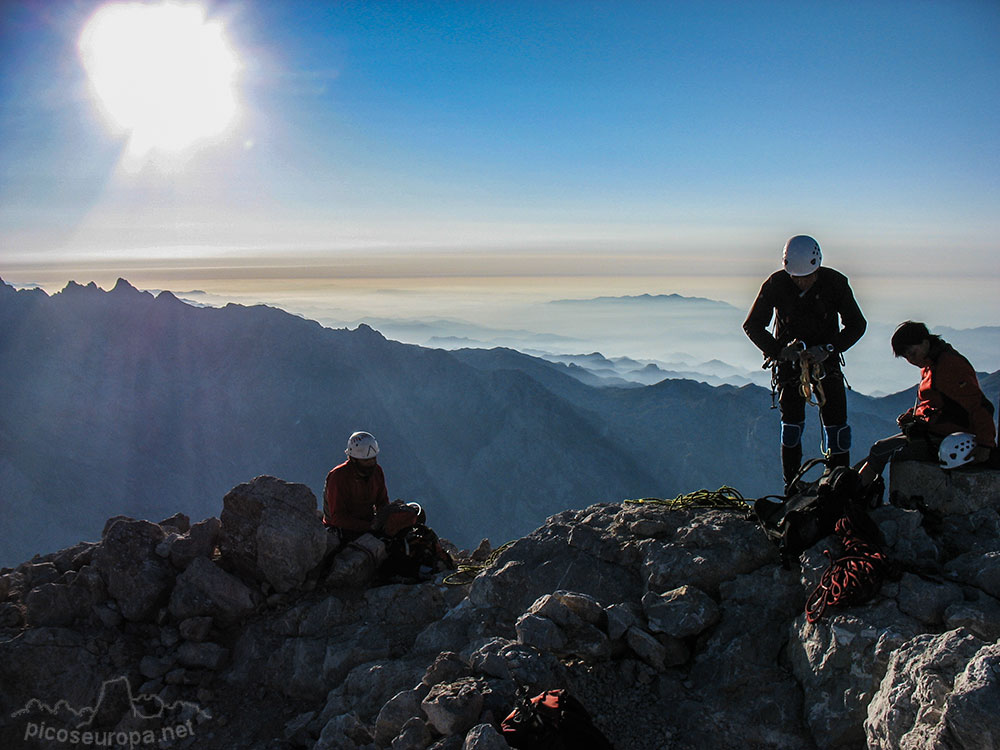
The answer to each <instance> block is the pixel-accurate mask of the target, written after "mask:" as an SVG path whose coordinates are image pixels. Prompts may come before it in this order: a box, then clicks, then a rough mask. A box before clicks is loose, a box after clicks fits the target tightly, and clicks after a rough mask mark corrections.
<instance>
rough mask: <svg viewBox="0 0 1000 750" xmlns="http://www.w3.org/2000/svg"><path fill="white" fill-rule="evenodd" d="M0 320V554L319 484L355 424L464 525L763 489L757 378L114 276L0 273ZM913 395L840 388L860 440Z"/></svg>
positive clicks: (502, 532) (473, 531)
mask: <svg viewBox="0 0 1000 750" xmlns="http://www.w3.org/2000/svg"><path fill="white" fill-rule="evenodd" d="M0 323H2V326H0V355H2V356H0V397H2V403H4V405H5V406H4V409H3V410H2V411H0V441H2V445H3V448H4V450H3V451H2V452H0V482H2V486H3V487H4V495H5V498H4V500H5V511H6V512H5V514H4V524H5V526H6V528H7V529H8V533H4V534H3V535H2V540H0V545H3V547H2V548H0V564H5V563H13V562H17V561H20V560H22V559H26V558H28V557H30V556H31V555H32V554H35V553H38V552H46V551H49V550H51V549H57V548H59V547H62V546H66V545H67V544H70V543H72V542H75V541H76V540H78V539H81V538H83V539H95V538H96V537H97V535H98V534H99V531H100V528H101V525H102V524H103V521H104V519H105V518H107V517H109V516H112V515H117V514H125V515H132V516H135V517H159V516H161V515H164V514H165V511H166V510H167V509H178V510H181V511H183V512H185V513H187V514H189V515H190V516H192V517H194V518H202V517H206V516H210V515H211V514H212V512H213V508H215V507H216V506H217V503H218V498H219V497H220V496H221V495H222V494H223V493H225V492H226V491H227V489H228V488H229V487H232V486H233V485H234V484H236V483H238V482H241V481H245V480H246V479H248V478H250V477H253V476H257V475H259V474H272V475H277V476H283V477H287V478H289V479H290V480H294V481H298V482H302V483H304V484H307V485H308V486H310V487H311V488H312V489H313V491H314V492H315V493H316V494H317V496H319V495H321V492H322V482H323V478H324V477H325V474H326V472H327V471H328V470H329V468H330V467H332V466H333V465H334V464H335V463H337V462H339V461H340V460H341V456H342V453H341V450H342V449H341V448H340V446H341V444H342V442H343V441H344V439H345V438H346V436H347V434H349V433H350V432H351V431H352V430H354V429H359V428H366V429H370V430H371V431H373V432H375V434H376V435H377V436H378V438H379V439H380V441H381V442H382V445H383V448H384V451H383V456H382V463H383V465H384V466H385V468H386V473H387V478H388V484H389V491H390V494H392V495H393V496H401V497H405V498H407V499H415V500H420V501H421V502H423V503H424V504H425V505H426V506H427V508H428V511H429V513H430V521H431V523H432V525H433V526H434V527H435V528H436V529H437V530H438V531H439V532H440V533H442V534H443V535H444V536H446V537H448V538H451V539H452V540H453V541H456V542H457V543H459V544H461V545H465V546H473V545H474V544H475V543H476V541H478V539H479V538H481V537H483V536H488V537H490V538H492V539H493V540H494V541H495V542H497V541H503V540H505V539H509V538H514V537H517V536H520V535H523V534H525V533H527V532H528V531H530V529H531V528H534V527H535V526H537V524H538V523H540V522H541V521H542V520H543V519H544V518H545V517H546V516H548V515H550V514H552V513H555V512H558V511H561V510H563V509H565V508H568V507H579V506H581V505H582V504H585V503H588V502H592V501H593V500H595V499H597V500H599V499H601V498H608V499H620V498H622V497H637V496H649V495H657V496H663V497H669V496H673V495H674V494H678V493H681V492H688V491H691V490H694V489H698V488H700V487H709V488H716V487H718V486H720V485H722V484H730V485H733V486H736V487H737V488H738V489H740V490H741V491H742V492H744V494H746V495H747V496H758V495H762V494H768V493H771V492H775V491H776V490H777V489H778V486H777V485H778V477H777V465H776V464H777V462H776V456H775V454H776V450H777V449H776V435H777V414H776V412H774V411H771V410H769V409H768V406H769V404H770V395H769V394H768V393H767V391H766V390H765V389H762V388H758V387H754V386H746V387H742V388H735V387H731V386H726V387H719V388H714V387H711V386H708V385H705V384H702V383H696V382H693V381H685V380H667V381H664V382H661V383H659V384H657V385H654V386H648V387H635V388H624V389H618V388H597V387H591V386H589V385H586V384H584V383H581V382H580V381H579V380H578V379H576V378H574V377H572V376H571V375H570V374H569V373H568V371H567V368H566V366H565V365H563V364H558V363H551V362H547V361H545V360H542V359H539V358H536V357H531V356H527V355H524V354H520V353H518V352H515V351H513V350H506V349H493V350H457V351H453V352H445V351H441V350H433V349H426V348H422V347H419V346H413V345H406V344H400V343H397V342H392V341H388V340H386V339H385V338H384V337H383V336H381V335H380V334H379V333H377V332H376V331H374V330H372V329H371V328H369V327H367V326H359V327H358V328H357V329H356V330H353V331H352V330H344V329H329V328H324V327H322V326H320V325H319V324H318V323H315V322H312V321H309V320H305V319H302V318H300V317H297V316H294V315H290V314H288V313H285V312H282V311H280V310H277V309H274V308H269V307H264V306H256V307H243V306H239V305H227V306H226V307H224V308H197V307H193V306H190V305H187V304H185V303H182V302H181V301H179V300H178V299H177V298H176V297H175V296H174V295H172V294H170V293H169V292H162V293H160V294H158V295H157V296H156V297H155V298H154V297H153V295H151V294H149V293H145V292H139V291H138V290H136V289H134V288H133V287H132V286H131V285H129V284H128V283H127V282H125V281H119V283H118V284H117V285H116V287H115V288H114V289H113V290H112V291H110V292H104V291H102V290H100V289H99V288H97V287H96V285H93V284H90V285H88V286H86V287H84V286H81V285H79V284H74V283H71V284H69V285H68V286H67V287H66V289H65V290H64V291H62V292H60V293H58V294H54V295H51V296H49V295H47V294H45V293H44V292H42V291H40V290H32V291H14V289H13V288H11V287H9V286H7V285H2V286H0ZM991 377H992V378H996V376H991ZM984 385H985V383H984ZM992 388H993V390H996V384H995V383H994V385H993V386H992ZM988 392H990V391H989V390H988ZM911 398H912V396H906V395H905V394H902V395H897V396H895V397H889V398H888V399H870V398H866V397H864V396H859V395H857V394H853V393H852V394H851V409H852V424H853V425H854V429H855V445H856V446H867V445H868V444H870V442H871V441H873V440H875V439H877V438H879V437H883V436H885V435H887V434H890V433H891V432H892V431H893V430H894V428H895V425H894V422H893V419H894V417H895V415H896V414H898V413H899V411H900V410H901V409H899V408H898V404H897V402H899V401H900V400H903V401H905V400H909V399H911ZM813 412H814V410H812V409H810V414H809V419H810V424H809V425H808V426H807V433H806V441H807V446H808V447H809V448H810V449H813V448H814V447H815V445H816V443H818V439H819V428H818V425H816V424H815V417H814V415H813ZM856 454H858V455H859V452H858V451H856ZM15 530H16V533H14V531H15Z"/></svg>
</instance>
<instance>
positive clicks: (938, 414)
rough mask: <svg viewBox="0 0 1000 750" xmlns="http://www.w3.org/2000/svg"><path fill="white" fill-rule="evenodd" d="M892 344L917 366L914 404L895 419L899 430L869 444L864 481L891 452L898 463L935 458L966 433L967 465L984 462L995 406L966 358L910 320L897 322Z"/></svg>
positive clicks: (992, 441)
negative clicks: (946, 443)
mask: <svg viewBox="0 0 1000 750" xmlns="http://www.w3.org/2000/svg"><path fill="white" fill-rule="evenodd" d="M891 344H892V352H893V354H894V355H895V356H897V357H902V358H904V359H905V360H906V361H907V362H909V363H910V364H911V365H913V366H914V367H919V368H920V385H919V386H918V387H917V401H916V403H915V404H914V405H913V407H912V408H910V409H909V410H907V411H906V412H904V413H903V414H900V415H899V417H898V418H897V419H896V423H897V424H898V425H899V428H900V430H901V432H900V433H899V434H898V435H893V436H891V437H887V438H883V439H882V440H879V441H878V442H877V443H875V444H874V445H873V446H872V448H871V451H870V452H869V453H868V458H867V459H865V463H864V465H863V466H862V467H861V479H862V482H863V483H864V484H865V485H867V484H870V483H871V482H873V481H874V480H875V477H877V476H878V475H880V474H881V473H882V471H883V470H884V469H885V465H886V464H887V463H888V462H889V459H890V458H892V456H893V454H896V455H897V457H898V458H901V459H909V460H916V461H932V460H934V459H935V458H937V453H938V447H939V446H940V444H941V442H942V439H945V438H947V436H949V435H953V434H955V433H966V434H968V435H970V436H971V437H972V439H973V440H974V446H972V449H971V450H970V451H969V455H968V457H967V459H968V462H969V463H983V462H985V461H988V460H989V459H990V457H991V453H993V452H995V448H996V444H997V443H996V428H995V427H994V425H993V405H992V404H991V403H990V402H989V400H987V398H986V396H985V395H984V394H983V391H982V388H980V387H979V379H978V378H977V377H976V371H975V369H974V368H973V367H972V365H971V364H970V363H969V360H967V359H966V358H965V357H963V356H962V355H961V354H959V353H958V352H957V351H955V349H954V348H953V347H952V346H951V344H949V343H948V342H947V341H945V340H944V339H942V338H941V337H940V336H936V335H934V334H932V333H931V332H930V331H929V330H927V326H926V325H924V324H923V323H918V322H916V321H913V320H907V321H906V322H904V323H900V324H899V326H898V327H897V328H896V331H895V332H894V333H893V334H892V339H891ZM970 445H971V444H970Z"/></svg>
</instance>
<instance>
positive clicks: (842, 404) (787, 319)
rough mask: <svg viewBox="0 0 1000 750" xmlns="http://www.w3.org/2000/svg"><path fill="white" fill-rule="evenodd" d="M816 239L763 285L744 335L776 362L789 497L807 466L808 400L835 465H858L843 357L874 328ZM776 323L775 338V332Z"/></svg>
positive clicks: (795, 240)
mask: <svg viewBox="0 0 1000 750" xmlns="http://www.w3.org/2000/svg"><path fill="white" fill-rule="evenodd" d="M822 260H823V255H822V253H821V252H820V249H819V244H818V243H817V242H816V240H814V239H813V238H812V237H808V236H806V235H802V234H800V235H796V236H795V237H792V238H791V239H789V240H788V242H786V243H785V248H784V252H783V257H782V265H783V268H782V270H780V271H775V272H774V273H773V274H771V276H769V277H768V278H767V280H766V281H765V282H764V283H763V285H761V288H760V292H759V293H758V294H757V299H755V300H754V303H753V305H752V306H751V307H750V312H749V313H748V314H747V319H746V321H745V322H744V323H743V330H744V331H745V332H746V334H747V336H749V337H750V340H751V341H753V343H754V344H756V346H757V348H758V349H760V350H761V351H762V352H763V353H764V357H765V358H766V360H767V361H769V362H771V363H772V383H773V386H774V388H775V389H776V390H777V394H778V407H779V409H780V411H781V468H782V474H783V475H784V480H785V491H786V493H787V492H789V491H790V490H791V487H790V484H791V482H792V479H793V478H794V476H795V474H796V472H797V471H798V470H799V467H800V466H801V465H802V431H803V428H804V427H805V406H806V401H807V399H812V398H813V397H815V398H816V403H817V404H819V406H820V416H821V418H822V420H823V426H824V427H825V429H826V441H827V445H828V448H829V460H830V463H831V465H834V466H847V465H848V464H849V463H850V448H851V427H850V425H848V424H847V395H846V393H845V390H844V375H843V373H842V372H841V369H840V367H841V364H842V360H843V357H842V356H841V355H842V354H843V352H845V351H847V350H848V349H849V348H850V347H851V346H853V345H854V344H855V343H857V341H858V339H860V338H861V337H862V335H864V332H865V328H867V326H868V324H867V322H866V321H865V317H864V315H862V313H861V308H860V307H858V303H857V301H856V300H855V299H854V293H853V292H852V291H851V286H850V284H849V283H848V281H847V277H846V276H844V274H842V273H840V272H838V271H835V270H834V269H832V268H827V267H825V266H823V265H822ZM772 317H773V318H774V333H773V334H772V333H771V332H770V331H768V326H769V325H770V324H771V319H772Z"/></svg>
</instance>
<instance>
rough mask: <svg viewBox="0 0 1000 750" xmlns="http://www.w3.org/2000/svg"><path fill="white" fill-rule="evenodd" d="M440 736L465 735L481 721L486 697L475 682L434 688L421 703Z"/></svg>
mask: <svg viewBox="0 0 1000 750" xmlns="http://www.w3.org/2000/svg"><path fill="white" fill-rule="evenodd" d="M420 707H421V708H422V709H423V711H424V714H425V715H426V716H427V721H428V723H429V724H430V725H431V726H432V727H434V729H435V731H437V732H438V734H443V735H451V734H459V733H461V734H465V732H467V731H468V730H469V729H471V728H472V727H473V726H474V725H475V724H476V723H478V720H479V713H480V711H482V709H483V693H482V691H481V689H480V687H479V684H478V683H477V681H476V680H475V679H474V678H471V677H469V678H465V679H461V680H457V681H456V682H446V683H441V684H439V685H435V686H434V687H432V688H431V691H430V693H428V694H427V697H426V698H424V699H423V701H421V703H420Z"/></svg>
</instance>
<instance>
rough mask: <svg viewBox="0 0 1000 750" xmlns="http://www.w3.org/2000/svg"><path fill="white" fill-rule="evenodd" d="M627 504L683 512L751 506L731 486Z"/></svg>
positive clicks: (651, 498)
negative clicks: (697, 509)
mask: <svg viewBox="0 0 1000 750" xmlns="http://www.w3.org/2000/svg"><path fill="white" fill-rule="evenodd" d="M625 502H626V503H628V504H631V505H666V506H667V507H668V508H670V509H671V510H683V509H685V508H720V509H733V510H746V509H747V508H748V507H749V506H750V501H749V500H747V499H746V498H744V497H743V495H742V494H740V491H739V490H736V489H733V488H732V487H729V486H722V487H720V488H719V489H717V490H705V489H701V490H696V491H694V492H688V493H687V494H686V495H678V496H677V497H675V498H672V499H670V500H661V499H660V498H658V497H643V498H640V499H638V500H626V501H625Z"/></svg>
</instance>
